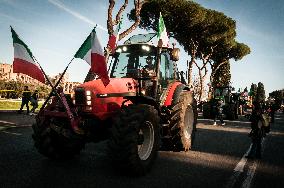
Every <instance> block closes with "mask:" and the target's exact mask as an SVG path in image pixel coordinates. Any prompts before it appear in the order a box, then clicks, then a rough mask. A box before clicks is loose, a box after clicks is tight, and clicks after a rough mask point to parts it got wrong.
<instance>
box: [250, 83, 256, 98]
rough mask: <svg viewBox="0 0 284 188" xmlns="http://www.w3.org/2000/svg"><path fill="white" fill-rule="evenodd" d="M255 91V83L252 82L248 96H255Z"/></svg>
mask: <svg viewBox="0 0 284 188" xmlns="http://www.w3.org/2000/svg"><path fill="white" fill-rule="evenodd" d="M256 92H257V85H256V84H254V83H252V84H251V86H250V91H249V96H251V97H252V99H253V100H254V98H255V96H256Z"/></svg>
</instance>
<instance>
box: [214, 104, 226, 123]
mask: <svg viewBox="0 0 284 188" xmlns="http://www.w3.org/2000/svg"><path fill="white" fill-rule="evenodd" d="M222 104H223V101H222V100H221V99H214V103H213V115H214V124H213V125H217V118H218V119H219V120H220V122H221V125H225V122H224V120H223V114H222V111H223V108H222Z"/></svg>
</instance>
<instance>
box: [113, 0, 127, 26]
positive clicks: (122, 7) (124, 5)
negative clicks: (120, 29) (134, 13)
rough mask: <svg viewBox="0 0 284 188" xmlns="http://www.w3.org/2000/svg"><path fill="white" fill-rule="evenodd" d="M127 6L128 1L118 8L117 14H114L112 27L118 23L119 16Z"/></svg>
mask: <svg viewBox="0 0 284 188" xmlns="http://www.w3.org/2000/svg"><path fill="white" fill-rule="evenodd" d="M127 5H128V0H125V1H124V4H123V5H122V6H121V7H120V9H119V11H118V13H117V14H116V17H115V20H114V21H113V22H112V24H113V25H117V24H118V23H119V21H120V18H121V14H122V13H123V12H124V10H125V8H126V7H127Z"/></svg>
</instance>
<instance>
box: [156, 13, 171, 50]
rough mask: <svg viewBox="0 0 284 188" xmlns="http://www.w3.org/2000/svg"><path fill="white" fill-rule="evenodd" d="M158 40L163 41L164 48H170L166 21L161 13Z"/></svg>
mask: <svg viewBox="0 0 284 188" xmlns="http://www.w3.org/2000/svg"><path fill="white" fill-rule="evenodd" d="M157 36H158V40H160V39H161V40H162V41H163V46H164V47H169V37H168V34H167V30H166V26H165V23H164V19H163V16H162V14H161V13H160V18H159V26H158V34H157Z"/></svg>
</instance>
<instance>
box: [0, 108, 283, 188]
mask: <svg viewBox="0 0 284 188" xmlns="http://www.w3.org/2000/svg"><path fill="white" fill-rule="evenodd" d="M275 117H276V120H275V123H274V124H273V125H272V130H271V132H270V133H269V134H268V135H267V136H266V138H265V140H264V141H263V156H262V159H260V160H253V159H248V160H247V159H246V158H245V157H244V155H245V154H246V153H247V151H248V149H249V148H250V144H251V143H250V138H249V137H248V133H249V131H250V124H249V122H247V121H246V120H244V121H236V122H226V125H225V126H213V125H212V124H213V122H212V121H210V120H199V121H198V122H199V123H198V125H197V134H196V140H195V143H194V147H193V150H192V151H190V152H165V151H161V152H159V156H158V159H157V161H156V163H155V165H154V166H153V168H152V170H151V172H150V173H148V174H147V175H146V176H143V177H138V178H134V177H127V176H123V175H120V174H119V173H117V172H116V171H114V170H113V169H112V167H111V165H110V162H109V159H108V157H107V154H106V142H101V143H96V144H93V143H91V144H87V145H86V148H85V149H84V150H83V151H82V153H81V155H80V156H79V157H77V158H75V159H73V160H70V161H63V162H54V161H51V160H49V159H47V158H45V157H44V156H42V155H40V154H39V153H38V152H37V151H36V149H35V148H34V147H33V141H32V138H31V134H32V129H31V127H30V126H31V124H32V122H33V121H34V116H28V115H24V114H16V113H7V112H6V113H4V112H0V188H2V187H3V188H4V187H5V188H9V187H29V188H30V187H60V188H62V187H68V188H70V187H103V188H105V187H129V188H130V187H131V188H132V187H141V188H142V187H143V188H144V187H163V188H166V187H175V188H177V187H185V188H189V187H192V188H198V187H216V188H217V187H218V188H221V187H224V188H235V187H243V188H249V187H251V188H259V187H273V188H283V187H284V178H283V177H284V114H280V113H278V114H276V116H275Z"/></svg>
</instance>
